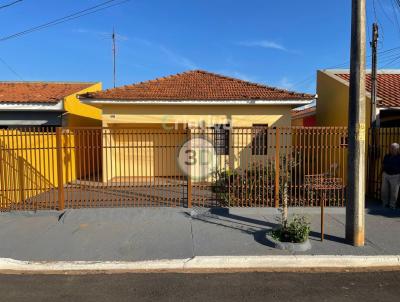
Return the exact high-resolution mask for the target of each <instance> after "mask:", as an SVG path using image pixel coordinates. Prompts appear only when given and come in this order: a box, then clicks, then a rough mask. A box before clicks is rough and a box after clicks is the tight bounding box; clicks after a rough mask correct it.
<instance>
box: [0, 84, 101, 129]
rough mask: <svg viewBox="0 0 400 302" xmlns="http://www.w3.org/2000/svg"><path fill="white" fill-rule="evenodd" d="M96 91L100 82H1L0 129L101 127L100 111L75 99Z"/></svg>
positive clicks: (99, 88) (99, 87)
mask: <svg viewBox="0 0 400 302" xmlns="http://www.w3.org/2000/svg"><path fill="white" fill-rule="evenodd" d="M99 90H101V83H99V82H98V83H82V82H0V127H1V128H3V129H4V128H17V127H40V126H42V127H44V126H46V127H60V126H66V127H73V126H101V111H100V110H99V109H97V108H95V107H93V106H89V105H85V104H82V103H81V102H79V100H78V99H77V97H76V96H77V95H78V94H82V93H87V92H95V91H99Z"/></svg>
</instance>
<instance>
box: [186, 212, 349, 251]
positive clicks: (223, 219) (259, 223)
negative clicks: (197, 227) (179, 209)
mask: <svg viewBox="0 0 400 302" xmlns="http://www.w3.org/2000/svg"><path fill="white" fill-rule="evenodd" d="M183 215H185V216H186V217H188V218H191V219H194V220H197V221H201V222H204V223H208V224H213V225H217V226H220V227H224V228H229V229H232V230H237V231H240V232H242V233H245V234H248V235H251V236H253V238H254V240H255V241H256V242H258V243H260V244H262V245H265V246H268V247H271V248H274V245H273V244H272V243H271V242H270V241H268V240H267V239H266V234H267V233H268V232H270V231H271V230H272V229H274V228H277V227H278V226H279V224H278V223H272V222H269V221H266V220H259V219H254V218H249V217H244V216H240V215H235V214H230V213H229V209H211V210H209V211H203V212H200V213H195V210H194V212H193V211H192V213H187V212H183ZM320 237H321V233H320V232H315V231H311V232H310V240H312V241H319V238H320ZM325 241H332V242H337V243H341V244H347V243H346V240H345V238H341V237H338V236H335V235H329V234H325Z"/></svg>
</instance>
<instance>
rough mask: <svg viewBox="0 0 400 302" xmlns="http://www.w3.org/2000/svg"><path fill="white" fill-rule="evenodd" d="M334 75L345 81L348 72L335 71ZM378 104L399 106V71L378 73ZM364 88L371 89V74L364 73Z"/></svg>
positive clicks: (380, 105) (347, 79)
mask: <svg viewBox="0 0 400 302" xmlns="http://www.w3.org/2000/svg"><path fill="white" fill-rule="evenodd" d="M336 76H338V77H340V78H341V79H344V80H346V81H349V80H350V75H349V73H336ZM377 78H378V92H377V95H378V100H377V101H378V106H379V107H400V71H399V73H383V72H382V73H378V75H377ZM366 90H367V91H368V92H370V91H371V74H370V73H369V74H367V75H366Z"/></svg>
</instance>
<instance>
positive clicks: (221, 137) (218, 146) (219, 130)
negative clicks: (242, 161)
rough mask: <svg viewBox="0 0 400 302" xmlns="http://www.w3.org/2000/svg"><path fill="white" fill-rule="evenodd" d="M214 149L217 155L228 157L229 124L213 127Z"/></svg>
mask: <svg viewBox="0 0 400 302" xmlns="http://www.w3.org/2000/svg"><path fill="white" fill-rule="evenodd" d="M213 129H214V148H215V153H216V154H217V155H229V129H230V124H217V125H214V128H213Z"/></svg>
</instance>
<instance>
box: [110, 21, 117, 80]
mask: <svg viewBox="0 0 400 302" xmlns="http://www.w3.org/2000/svg"><path fill="white" fill-rule="evenodd" d="M111 37H112V52H113V82H114V88H115V77H116V67H115V65H116V64H115V52H116V48H115V30H114V27H113V32H112V36H111Z"/></svg>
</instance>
